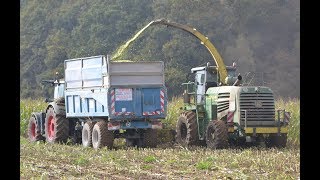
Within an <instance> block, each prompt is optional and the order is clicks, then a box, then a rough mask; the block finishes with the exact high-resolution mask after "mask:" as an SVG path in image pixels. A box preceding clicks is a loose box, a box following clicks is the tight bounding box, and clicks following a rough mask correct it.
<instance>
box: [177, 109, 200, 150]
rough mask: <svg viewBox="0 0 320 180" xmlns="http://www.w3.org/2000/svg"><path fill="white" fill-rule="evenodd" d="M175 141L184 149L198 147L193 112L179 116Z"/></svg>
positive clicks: (195, 121) (196, 125)
mask: <svg viewBox="0 0 320 180" xmlns="http://www.w3.org/2000/svg"><path fill="white" fill-rule="evenodd" d="M176 141H177V143H179V144H180V145H182V146H184V147H187V146H192V145H198V143H199V138H198V124H197V120H196V114H195V113H194V112H193V111H185V112H183V113H181V114H180V116H179V118H178V122H177V125H176Z"/></svg>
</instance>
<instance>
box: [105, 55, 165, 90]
mask: <svg viewBox="0 0 320 180" xmlns="http://www.w3.org/2000/svg"><path fill="white" fill-rule="evenodd" d="M163 71H164V69H163V62H161V61H150V62H111V63H110V66H109V81H110V86H145V85H154V86H162V85H163V84H164V72H163Z"/></svg>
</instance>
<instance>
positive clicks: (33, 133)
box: [31, 123, 36, 138]
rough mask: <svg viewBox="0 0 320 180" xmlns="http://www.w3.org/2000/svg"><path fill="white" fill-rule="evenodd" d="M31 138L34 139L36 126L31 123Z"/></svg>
mask: <svg viewBox="0 0 320 180" xmlns="http://www.w3.org/2000/svg"><path fill="white" fill-rule="evenodd" d="M31 136H32V138H35V137H36V124H35V123H32V125H31Z"/></svg>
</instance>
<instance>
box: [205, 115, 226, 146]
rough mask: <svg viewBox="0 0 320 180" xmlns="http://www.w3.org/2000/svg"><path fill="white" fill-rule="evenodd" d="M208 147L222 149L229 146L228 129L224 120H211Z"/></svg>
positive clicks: (207, 133) (208, 126) (207, 138)
mask: <svg viewBox="0 0 320 180" xmlns="http://www.w3.org/2000/svg"><path fill="white" fill-rule="evenodd" d="M206 142H207V147H208V148H211V149H222V148H226V147H227V146H228V129H227V125H226V123H225V122H224V121H222V120H213V121H210V122H209V123H208V125H207V131H206Z"/></svg>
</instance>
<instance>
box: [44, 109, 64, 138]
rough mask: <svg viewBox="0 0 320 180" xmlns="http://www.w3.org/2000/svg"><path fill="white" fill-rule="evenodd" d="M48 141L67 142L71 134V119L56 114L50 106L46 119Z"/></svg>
mask: <svg viewBox="0 0 320 180" xmlns="http://www.w3.org/2000/svg"><path fill="white" fill-rule="evenodd" d="M45 133H46V141H47V142H48V143H56V142H67V140H68V136H69V120H68V119H67V118H66V117H65V116H63V115H59V114H56V113H55V111H54V109H53V107H49V108H48V110H47V113H46V119H45Z"/></svg>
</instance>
